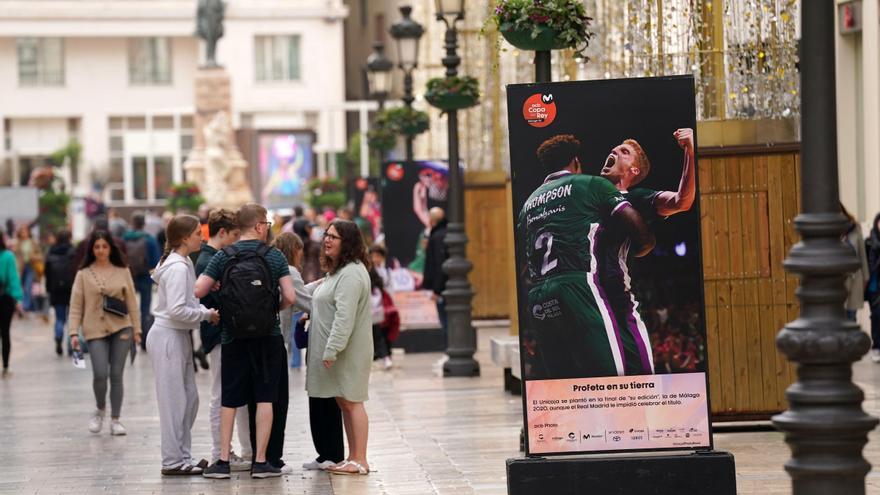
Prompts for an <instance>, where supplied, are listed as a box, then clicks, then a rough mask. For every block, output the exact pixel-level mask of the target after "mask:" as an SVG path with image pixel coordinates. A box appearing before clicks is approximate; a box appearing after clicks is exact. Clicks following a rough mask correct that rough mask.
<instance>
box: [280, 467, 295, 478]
mask: <svg viewBox="0 0 880 495" xmlns="http://www.w3.org/2000/svg"><path fill="white" fill-rule="evenodd" d="M288 474H293V466H291V465H290V464H285V465H283V466H281V476H287V475H288Z"/></svg>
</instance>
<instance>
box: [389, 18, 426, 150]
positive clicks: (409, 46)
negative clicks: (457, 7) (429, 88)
mask: <svg viewBox="0 0 880 495" xmlns="http://www.w3.org/2000/svg"><path fill="white" fill-rule="evenodd" d="M400 13H401V14H402V15H403V19H402V20H401V21H400V22H398V23H396V24H393V25H392V26H391V29H390V33H391V37H392V38H394V39H395V40H397V57H398V64H397V66H398V67H400V68H401V70H403V103H404V105H406V106H408V107H410V108H412V103H413V101H414V100H415V97H414V96H413V79H412V73H413V70H414V69H415V68H416V67H418V65H419V39H421V37H422V34H424V32H425V28H423V27H422V25H421V24H419V23H418V22H416V21H414V20H412V18H410V15H411V14H412V7H410V6H409V5H404V6H402V7H400ZM412 159H413V138H412V137H411V136H407V138H406V161H407V162H411V161H412Z"/></svg>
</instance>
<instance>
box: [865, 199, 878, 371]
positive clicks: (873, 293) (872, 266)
mask: <svg viewBox="0 0 880 495" xmlns="http://www.w3.org/2000/svg"><path fill="white" fill-rule="evenodd" d="M865 251H867V257H868V273H869V277H868V287H867V288H865V300H867V301H868V306H869V307H870V308H871V360H872V361H874V362H875V363H880V213H878V214H877V215H876V216H875V217H874V223H873V224H872V225H871V235H870V236H869V237H868V240H867V241H865Z"/></svg>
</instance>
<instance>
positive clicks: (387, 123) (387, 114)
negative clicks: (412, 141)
mask: <svg viewBox="0 0 880 495" xmlns="http://www.w3.org/2000/svg"><path fill="white" fill-rule="evenodd" d="M376 123H377V124H378V125H380V126H383V127H387V128H389V129H390V130H391V131H392V132H395V133H397V134H401V135H403V136H406V137H415V136H418V135H419V134H421V133H423V132H425V131H427V130H428V129H429V128H430V126H431V123H430V120H429V118H428V114H427V113H425V112H422V111H419V110H416V109H414V108H411V107H407V106H402V107H395V108H389V109H388V110H383V111H382V112H380V113H379V115H378V116H377V117H376Z"/></svg>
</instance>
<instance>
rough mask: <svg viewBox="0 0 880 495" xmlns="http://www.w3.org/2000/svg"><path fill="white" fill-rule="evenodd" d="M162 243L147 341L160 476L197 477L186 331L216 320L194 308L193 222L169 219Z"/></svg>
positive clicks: (197, 244)
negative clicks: (159, 432) (156, 411)
mask: <svg viewBox="0 0 880 495" xmlns="http://www.w3.org/2000/svg"><path fill="white" fill-rule="evenodd" d="M165 239H166V241H165V252H164V253H163V255H162V259H161V260H160V261H159V265H158V266H157V267H156V270H155V271H153V280H154V281H155V282H156V284H158V285H159V292H158V294H157V297H156V307H155V309H154V310H153V315H154V316H155V321H154V322H153V327H152V328H151V329H150V333H149V334H148V337H147V353H148V354H149V356H150V362H151V363H152V365H153V375H155V377H156V399H157V401H158V403H159V427H160V429H161V430H162V474H163V475H198V474H201V473H202V468H203V467H205V466H206V465H207V461H203V462H199V463H198V464H196V463H194V461H193V457H192V454H191V453H190V447H191V445H192V435H191V430H192V426H193V423H194V422H195V420H196V413H197V412H198V409H199V393H198V390H197V389H196V381H195V372H194V371H193V366H192V352H193V348H192V339H191V338H190V330H193V329H198V328H199V323H200V322H201V321H203V320H205V321H211V322H213V323H216V322H217V321H218V320H219V319H220V316H219V313H218V312H217V311H216V310H214V309H208V308H206V307H205V306H203V305H201V304H199V300H198V299H197V298H196V296H195V293H194V288H195V282H196V275H195V268H194V267H193V264H192V261H191V260H190V258H189V255H190V253H194V252H197V251H199V249H200V248H201V243H202V234H201V228H200V226H199V219H198V218H196V217H194V216H191V215H177V216H175V217H174V218H173V219H172V220H171V222H170V223H169V224H168V227H167V228H166V229H165Z"/></svg>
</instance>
